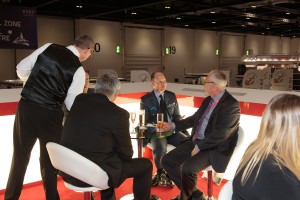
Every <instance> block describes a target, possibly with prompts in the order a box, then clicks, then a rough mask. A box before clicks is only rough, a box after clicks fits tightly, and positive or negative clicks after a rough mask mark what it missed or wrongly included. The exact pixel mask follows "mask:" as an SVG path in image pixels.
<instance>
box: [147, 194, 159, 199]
mask: <svg viewBox="0 0 300 200" xmlns="http://www.w3.org/2000/svg"><path fill="white" fill-rule="evenodd" d="M149 200H160V198H159V197H158V196H156V195H153V194H151V195H150V198H149Z"/></svg>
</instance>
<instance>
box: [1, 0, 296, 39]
mask: <svg viewBox="0 0 300 200" xmlns="http://www.w3.org/2000/svg"><path fill="white" fill-rule="evenodd" d="M0 2H1V5H15V6H24V7H34V8H36V10H37V14H38V15H47V16H59V17H71V18H76V19H95V20H106V21H116V22H128V23H134V24H147V25H157V26H169V27H180V28H189V29H202V30H213V31H224V32H236V33H246V34H260V35H261V34H264V35H274V36H283V37H297V38H300V25H299V21H300V0H294V1H291V0H268V1H255V0H252V1H239V0H178V1H177V0H164V1H157V0H50V1H46V0H27V1H26V0H0Z"/></svg>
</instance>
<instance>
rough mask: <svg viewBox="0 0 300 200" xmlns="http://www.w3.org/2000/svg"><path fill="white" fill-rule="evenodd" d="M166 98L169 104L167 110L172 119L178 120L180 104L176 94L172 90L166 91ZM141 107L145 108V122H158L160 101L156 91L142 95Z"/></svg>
mask: <svg viewBox="0 0 300 200" xmlns="http://www.w3.org/2000/svg"><path fill="white" fill-rule="evenodd" d="M164 100H165V103H166V106H167V112H168V115H169V117H170V118H171V121H178V120H179V119H180V117H181V116H180V112H179V106H178V102H177V99H176V96H175V94H174V93H173V92H171V91H168V90H166V91H164ZM140 108H141V109H144V110H145V122H146V124H147V123H155V124H156V122H157V116H156V115H157V113H158V112H159V111H160V106H159V102H158V101H157V98H156V96H155V94H154V91H152V92H150V93H148V94H145V95H144V96H142V97H141V104H140Z"/></svg>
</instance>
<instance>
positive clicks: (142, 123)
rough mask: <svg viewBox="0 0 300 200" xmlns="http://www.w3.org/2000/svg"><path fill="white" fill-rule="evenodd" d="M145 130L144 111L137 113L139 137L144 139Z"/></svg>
mask: <svg viewBox="0 0 300 200" xmlns="http://www.w3.org/2000/svg"><path fill="white" fill-rule="evenodd" d="M146 129H147V128H146V127H145V110H140V111H139V137H140V138H145V135H144V131H145V130H146Z"/></svg>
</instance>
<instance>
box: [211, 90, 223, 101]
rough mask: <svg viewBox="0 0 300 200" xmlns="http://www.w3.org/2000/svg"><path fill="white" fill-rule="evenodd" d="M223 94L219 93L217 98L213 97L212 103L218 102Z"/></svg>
mask: <svg viewBox="0 0 300 200" xmlns="http://www.w3.org/2000/svg"><path fill="white" fill-rule="evenodd" d="M224 93H225V91H223V92H221V93H220V94H218V95H217V96H215V97H214V98H213V100H214V102H217V101H219V100H220V99H221V98H222V96H223V95H224Z"/></svg>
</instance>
